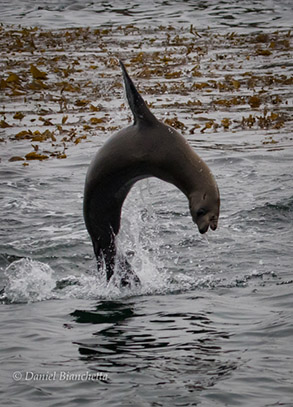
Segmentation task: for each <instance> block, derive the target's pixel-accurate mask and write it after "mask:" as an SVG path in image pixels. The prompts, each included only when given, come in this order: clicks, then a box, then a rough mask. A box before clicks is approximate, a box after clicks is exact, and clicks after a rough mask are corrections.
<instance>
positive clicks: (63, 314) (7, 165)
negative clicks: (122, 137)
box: [0, 0, 293, 407]
mask: <svg viewBox="0 0 293 407" xmlns="http://www.w3.org/2000/svg"><path fill="white" fill-rule="evenodd" d="M0 19H1V21H2V23H4V25H3V27H2V28H1V41H0V44H1V55H2V58H1V59H2V61H1V72H2V73H1V74H0V79H3V78H4V80H5V81H6V80H7V78H8V77H9V75H10V73H11V72H12V73H15V74H17V75H18V76H19V79H18V80H17V81H15V82H13V81H12V82H9V81H8V82H5V86H4V85H3V86H2V85H1V100H0V106H1V107H0V110H1V118H0V120H3V122H5V123H6V124H8V126H6V125H5V124H4V123H3V122H2V125H1V128H0V140H1V142H0V147H1V148H0V158H1V162H0V174H1V176H0V183H1V188H0V194H1V201H0V202H1V211H0V217H1V227H0V267H1V268H0V287H1V288H2V290H1V307H0V310H1V311H0V312H1V339H0V341H1V347H0V358H1V359H0V360H1V373H0V377H1V386H2V387H1V389H0V392H1V406H39V405H42V406H63V405H66V406H83V405H84V406H195V405H198V406H266V407H268V406H281V405H282V406H293V375H292V373H293V368H292V366H293V352H292V333H293V326H292V305H293V295H292V284H293V273H292V240H293V239H292V238H293V233H292V223H293V193H292V186H293V182H292V158H293V144H292V139H293V135H292V101H293V98H292V95H293V92H292V44H291V42H292V40H291V38H290V33H288V31H289V30H290V29H291V28H292V21H293V7H292V2H291V1H285V0H282V1H278V2H277V1H273V0H272V1H252V0H249V1H242V2H238V1H234V2H225V1H211V2H207V1H202V2H194V1H186V2H179V1H177V2H175V1H168V2H161V1H153V2H152V3H151V5H148V6H146V5H142V4H140V3H136V2H133V1H128V2H126V1H125V2H123V1H119V2H115V3H114V4H113V2H111V3H110V2H101V3H100V2H95V1H92V2H87V3H86V4H85V3H84V2H82V1H62V2H59V1H58V2H57V1H50V2H49V1H47V2H45V1H44V2H41V1H13V2H7V1H2V2H1V4H0ZM9 24H15V25H14V26H13V27H12V26H10V25H9ZM19 24H20V25H21V26H18V25H19ZM35 25H36V26H38V27H39V28H38V29H36V30H34V29H31V28H28V29H27V30H24V29H23V27H33V26H35ZM191 25H192V26H191ZM77 27H82V28H80V29H79V28H77ZM84 27H88V29H86V28H84ZM48 29H49V30H50V31H48ZM97 29H98V31H97ZM44 30H45V31H44ZM46 30H47V31H46ZM32 44H33V45H32ZM117 57H120V58H122V59H123V60H124V61H125V62H126V64H127V66H128V70H129V72H130V74H131V76H132V77H133V79H134V81H135V83H136V84H137V85H138V87H139V89H140V91H141V93H142V94H143V96H144V97H145V99H146V100H147V101H148V102H149V103H151V109H152V111H153V112H154V113H155V114H156V116H157V117H158V118H159V119H161V120H165V119H172V120H173V122H174V120H175V119H176V120H177V124H176V120H175V125H177V126H179V127H180V131H181V132H182V134H183V135H184V136H185V137H186V138H187V139H188V141H189V142H190V144H191V145H192V147H193V148H194V149H195V150H196V151H197V152H198V154H199V155H200V156H201V157H202V158H203V159H204V160H205V161H206V162H207V164H208V165H209V167H210V168H211V170H212V172H213V174H214V175H215V177H216V179H217V182H218V185H219V189H220V192H221V199H222V203H221V216H220V222H219V228H218V230H217V231H216V232H209V233H208V234H207V236H206V237H202V236H200V235H199V233H198V231H197V228H196V227H195V225H194V224H193V223H192V220H191V218H190V214H189V210H188V203H187V202H186V199H185V197H184V196H183V195H182V194H181V193H180V191H178V190H177V189H176V188H174V187H173V186H172V185H169V184H166V183H163V182H161V181H159V180H156V179H149V180H146V181H142V182H139V183H138V184H137V185H136V186H135V187H134V188H133V190H132V191H131V193H130V195H129V196H128V198H127V201H126V202H125V205H124V208H123V220H122V230H121V233H120V235H119V248H120V249H121V250H122V251H124V252H126V253H127V255H128V257H129V261H131V263H132V265H133V268H134V269H135V270H136V272H137V274H138V275H139V277H140V279H141V281H142V285H141V287H139V288H135V289H121V288H119V284H118V283H119V282H118V281H117V279H116V280H115V279H114V281H112V282H110V284H108V285H107V284H106V282H105V278H104V276H102V275H97V273H96V269H95V261H94V257H93V251H92V246H91V243H90V240H89V237H88V235H87V232H86V230H85V226H84V223H83V217H82V199H83V185H84V178H85V174H86V170H87V167H88V165H89V162H90V160H91V158H92V157H93V156H94V154H95V151H97V149H98V148H99V147H100V146H101V145H102V144H103V142H104V141H105V140H106V139H107V137H109V136H110V135H111V134H112V133H113V132H114V131H116V130H117V129H118V128H122V127H125V126H126V125H128V124H129V121H130V112H129V109H128V108H127V106H126V101H125V99H124V95H123V88H122V87H121V74H120V71H119V67H118V64H117ZM31 64H34V65H35V66H38V68H39V69H40V70H41V71H45V72H47V74H48V77H47V79H46V80H44V81H43V82H41V83H40V82H37V81H36V82H34V81H33V78H32V77H31V74H30V68H29V67H30V65H31ZM147 69H148V70H149V71H148V70H147ZM162 69H163V70H162ZM193 69H194V71H192V70H193ZM192 72H195V74H194V75H193V74H192ZM60 82H62V84H61V85H58V83H60ZM32 84H33V85H34V87H32ZM37 85H38V87H37ZM69 85H72V86H73V87H75V90H74V89H70V87H69ZM61 87H62V91H61V90H60V89H61ZM251 98H252V99H251ZM91 104H92V105H94V106H95V107H97V109H96V110H91V109H90V105H91ZM16 112H18V113H19V112H21V113H22V114H23V117H22V118H17V117H14V116H15V113H16ZM91 119H95V120H91ZM98 119H101V120H98ZM227 120H228V122H227ZM178 121H179V124H178ZM181 124H183V126H181ZM24 130H25V131H28V130H30V131H31V132H35V131H39V132H41V133H43V132H44V131H45V130H49V131H50V132H52V133H53V134H54V137H55V141H54V140H53V139H52V138H51V139H50V137H49V139H46V140H44V141H43V142H41V141H38V140H37V139H34V138H33V134H32V133H26V136H25V137H22V136H18V137H15V136H16V135H17V134H18V135H19V133H20V132H21V131H24ZM36 134H37V133H36ZM80 137H83V138H80ZM36 146H37V147H36ZM31 151H35V152H37V153H40V154H44V155H47V156H48V159H44V160H42V161H40V160H34V161H31V160H28V159H27V158H26V157H25V156H26V154H27V153H29V152H31ZM63 153H64V154H65V153H66V157H67V158H63V159H58V158H56V157H58V156H59V157H60V156H61V155H62V154H63ZM13 157H14V158H13ZM15 157H18V158H17V160H16V159H15ZM12 158H13V159H12Z"/></svg>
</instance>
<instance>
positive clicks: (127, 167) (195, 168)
mask: <svg viewBox="0 0 293 407" xmlns="http://www.w3.org/2000/svg"><path fill="white" fill-rule="evenodd" d="M120 66H121V69H122V74H123V79H124V85H125V89H126V96H127V99H128V103H129V106H130V109H131V111H132V113H133V117H134V122H133V124H132V125H131V126H129V127H127V128H124V129H122V130H120V131H119V132H118V133H116V134H114V135H113V136H111V137H110V138H109V139H108V140H107V141H106V142H105V144H104V145H103V146H102V147H101V148H100V149H99V151H98V152H97V154H96V156H95V157H94V159H93V161H92V162H91V164H90V166H89V169H88V172H87V175H86V181H85V189H84V206H83V209H84V219H85V224H86V227H87V230H88V232H89V235H90V237H91V239H92V243H93V248H94V252H95V256H96V259H97V267H98V270H100V269H102V267H103V264H104V263H105V266H106V275H107V280H108V281H109V280H110V278H111V277H112V275H113V273H114V266H115V261H116V244H115V238H116V236H117V234H118V232H119V228H120V217H121V209H122V205H123V202H124V200H125V198H126V196H127V194H128V193H129V191H130V189H131V187H132V186H133V185H134V184H135V183H136V181H138V180H141V179H143V178H147V177H157V178H159V179H161V180H163V181H166V182H170V183H171V184H174V185H175V186H176V187H177V188H179V189H180V190H181V191H182V192H183V193H184V194H185V195H186V197H187V199H188V201H189V208H190V213H191V216H192V219H193V221H194V222H195V223H196V224H197V226H198V230H199V232H200V233H205V232H207V230H208V228H209V227H210V228H211V229H212V230H216V228H217V224H218V218H219V210H220V195H219V189H218V186H217V183H216V181H215V179H214V177H213V175H212V173H211V171H210V169H209V168H208V166H207V165H206V164H205V163H204V161H203V160H202V159H201V158H200V157H199V156H198V155H197V154H196V153H195V152H194V151H193V149H192V148H191V146H190V145H189V144H188V142H187V140H186V139H185V138H184V137H183V136H181V135H180V134H179V133H178V132H177V131H176V130H175V129H174V128H172V127H169V126H167V125H165V124H163V123H162V122H160V121H159V120H157V119H156V117H155V116H154V115H153V114H152V113H151V111H150V110H149V109H148V107H147V105H146V103H145V101H144V100H143V98H142V97H141V95H140V94H139V93H138V91H137V89H136V88H135V86H134V84H133V82H132V80H131V79H130V77H129V75H128V73H127V71H126V68H125V66H124V64H123V63H122V62H121V61H120ZM121 263H122V265H123V268H124V270H126V271H127V273H130V274H132V273H133V272H132V271H131V267H130V266H129V263H128V261H127V260H126V258H123V260H122V261H121ZM127 273H126V274H127ZM137 281H138V279H137Z"/></svg>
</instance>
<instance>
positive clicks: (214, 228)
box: [210, 223, 218, 230]
mask: <svg viewBox="0 0 293 407" xmlns="http://www.w3.org/2000/svg"><path fill="white" fill-rule="evenodd" d="M217 227H218V225H217V224H216V223H211V224H210V228H211V229H212V230H216V229H217Z"/></svg>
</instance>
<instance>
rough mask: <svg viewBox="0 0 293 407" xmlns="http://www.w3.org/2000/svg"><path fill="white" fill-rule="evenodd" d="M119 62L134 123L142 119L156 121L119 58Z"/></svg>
mask: <svg viewBox="0 0 293 407" xmlns="http://www.w3.org/2000/svg"><path fill="white" fill-rule="evenodd" d="M119 63H120V66H121V69H122V74H123V80H124V85H125V91H126V96H127V100H128V104H129V107H130V109H131V111H132V114H133V117H134V124H136V123H137V122H138V121H144V122H154V121H157V119H156V118H155V116H154V115H153V114H152V113H151V111H150V110H149V108H148V107H147V105H146V103H145V101H144V100H143V98H142V97H141V96H140V94H139V92H138V90H137V89H136V87H135V86H134V83H133V82H132V79H131V78H130V76H129V75H128V72H127V70H126V68H125V66H124V64H123V62H122V61H121V60H119Z"/></svg>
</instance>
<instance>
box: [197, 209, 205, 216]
mask: <svg viewBox="0 0 293 407" xmlns="http://www.w3.org/2000/svg"><path fill="white" fill-rule="evenodd" d="M206 213H207V212H206V210H205V209H204V208H200V209H199V210H198V211H197V212H196V216H197V217H198V218H200V217H201V216H203V215H205V214H206Z"/></svg>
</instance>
